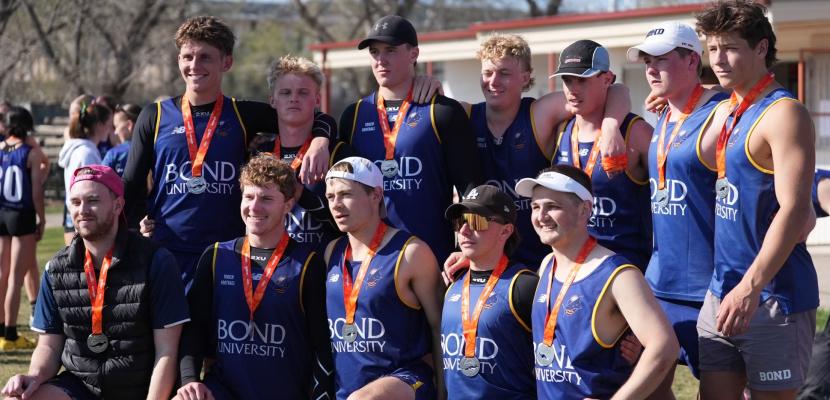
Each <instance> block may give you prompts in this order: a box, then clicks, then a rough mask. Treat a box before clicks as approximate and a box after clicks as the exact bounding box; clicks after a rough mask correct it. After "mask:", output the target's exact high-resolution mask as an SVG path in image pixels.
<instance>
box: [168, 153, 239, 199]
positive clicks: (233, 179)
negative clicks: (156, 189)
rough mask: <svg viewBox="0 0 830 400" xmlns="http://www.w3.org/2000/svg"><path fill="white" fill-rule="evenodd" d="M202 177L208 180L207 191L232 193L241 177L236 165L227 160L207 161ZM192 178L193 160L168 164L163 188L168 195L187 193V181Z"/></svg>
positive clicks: (211, 192)
mask: <svg viewBox="0 0 830 400" xmlns="http://www.w3.org/2000/svg"><path fill="white" fill-rule="evenodd" d="M202 177H203V178H205V180H206V181H207V189H206V190H205V193H210V194H231V193H232V192H233V189H234V188H235V187H236V186H237V181H238V179H239V177H238V176H237V173H236V166H235V165H234V164H233V163H229V162H227V161H214V162H210V163H208V162H206V163H204V164H203V165H202ZM190 179H192V176H191V162H190V161H186V162H184V163H183V164H181V165H179V164H175V163H171V164H166V165H165V166H164V177H163V180H162V185H163V188H162V190H164V191H165V193H166V194H167V195H173V194H186V193H188V190H187V181H189V180H190Z"/></svg>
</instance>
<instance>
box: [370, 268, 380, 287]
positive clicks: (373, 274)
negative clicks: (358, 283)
mask: <svg viewBox="0 0 830 400" xmlns="http://www.w3.org/2000/svg"><path fill="white" fill-rule="evenodd" d="M379 272H380V270H379V269H377V268H372V269H370V270H369V273H368V274H366V286H369V287H370V288H373V287H375V286H377V285H378V283H379V282H380V280H381V279H383V274H382V273H379Z"/></svg>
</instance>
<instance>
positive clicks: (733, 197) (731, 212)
mask: <svg viewBox="0 0 830 400" xmlns="http://www.w3.org/2000/svg"><path fill="white" fill-rule="evenodd" d="M737 203H738V188H737V187H736V186H735V185H733V184H732V183H729V194H727V195H726V198H725V199H717V198H716V202H715V215H716V216H717V217H718V218H723V219H725V220H727V221H737V220H738V207H735V204H737Z"/></svg>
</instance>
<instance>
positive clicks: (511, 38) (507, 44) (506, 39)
mask: <svg viewBox="0 0 830 400" xmlns="http://www.w3.org/2000/svg"><path fill="white" fill-rule="evenodd" d="M505 57H513V58H515V59H516V60H518V61H519V64H520V65H521V66H522V68H523V69H524V70H525V71H527V72H529V73H530V74H531V75H532V74H533V67H532V66H531V64H530V46H529V45H528V44H527V42H526V41H525V40H524V39H523V38H522V37H521V36H519V35H508V34H503V33H494V34H492V35H490V36H489V37H488V38H487V39H485V40H484V41H483V42H481V47H479V49H478V51H477V52H476V58H477V59H478V60H479V61H484V60H499V59H502V58H505ZM535 81H536V80H535V79H534V78H533V76H531V77H530V80H529V81H528V82H527V85H525V86H524V87H523V88H522V91H527V90H529V89H530V88H531V87H532V86H533V84H534V83H535Z"/></svg>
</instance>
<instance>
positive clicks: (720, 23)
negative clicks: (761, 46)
mask: <svg viewBox="0 0 830 400" xmlns="http://www.w3.org/2000/svg"><path fill="white" fill-rule="evenodd" d="M766 11H767V8H766V7H764V5H762V4H759V3H757V2H755V1H752V0H721V1H718V2H717V3H712V4H710V5H709V6H708V7H706V9H705V10H703V11H702V12H701V13H700V14H698V15H697V16H696V17H697V26H696V28H697V31H698V33H700V34H703V35H706V36H710V35H720V34H724V33H737V34H738V35H739V36H740V37H741V38H742V39H744V40H746V42H747V44H749V47H751V48H755V46H757V45H758V43H759V42H760V41H761V40H764V39H766V40H767V56H766V60H765V61H766V65H767V68H769V67H771V66H772V64H774V63H775V62H776V61H778V59H777V58H776V53H777V50H776V48H775V41H776V39H775V32H773V30H772V24H770V22H769V19H767V17H766V15H765V14H766Z"/></svg>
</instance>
